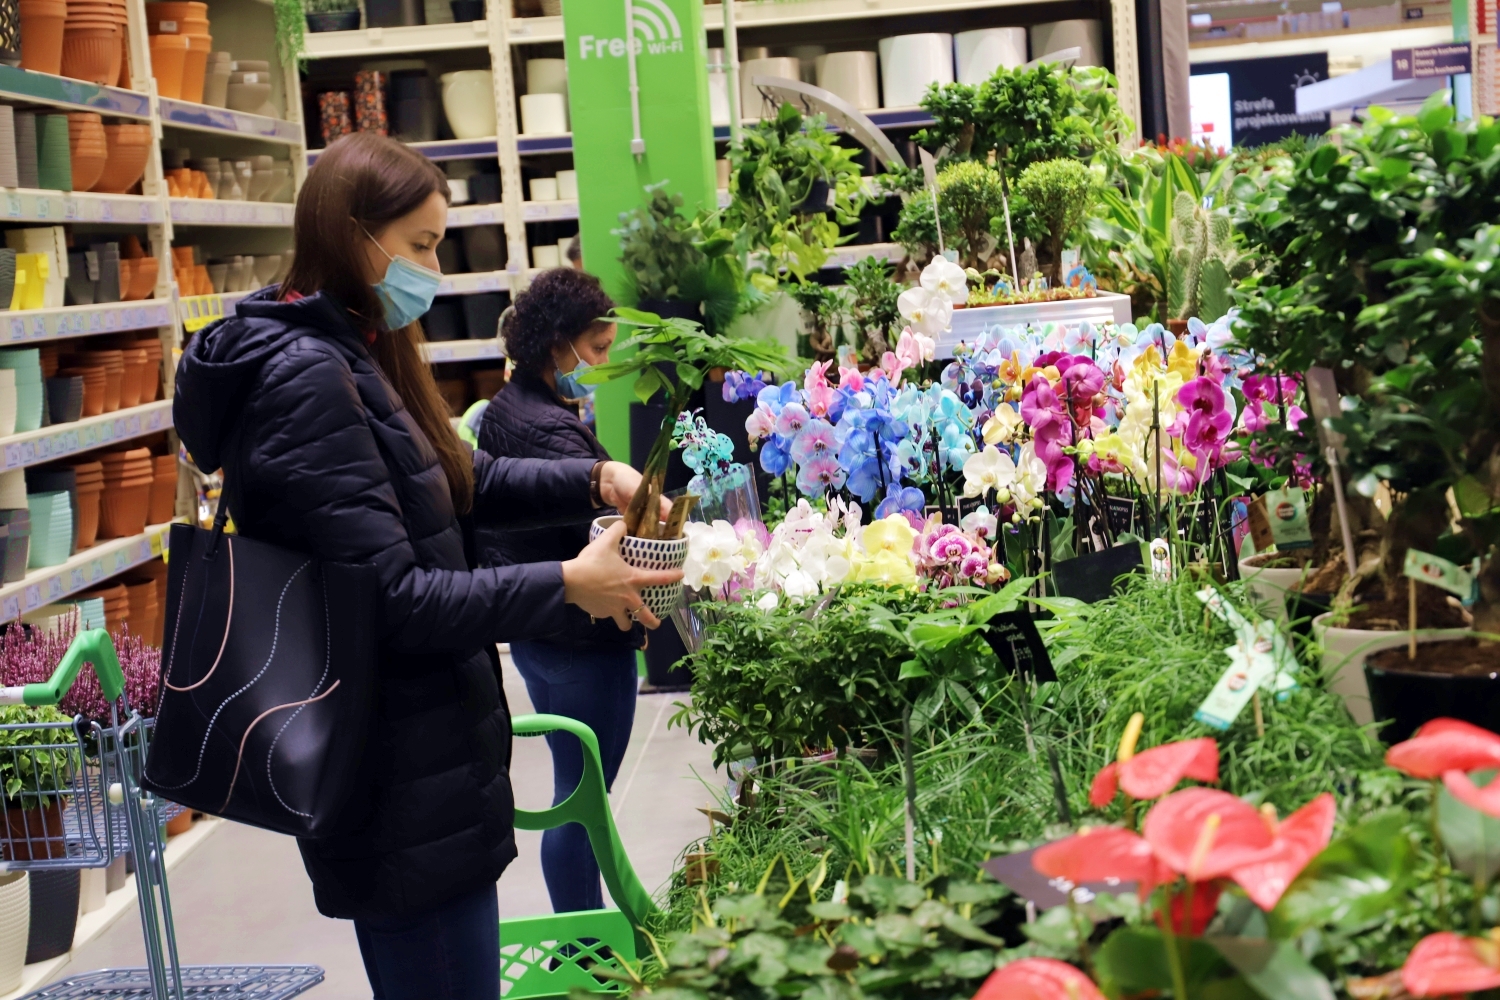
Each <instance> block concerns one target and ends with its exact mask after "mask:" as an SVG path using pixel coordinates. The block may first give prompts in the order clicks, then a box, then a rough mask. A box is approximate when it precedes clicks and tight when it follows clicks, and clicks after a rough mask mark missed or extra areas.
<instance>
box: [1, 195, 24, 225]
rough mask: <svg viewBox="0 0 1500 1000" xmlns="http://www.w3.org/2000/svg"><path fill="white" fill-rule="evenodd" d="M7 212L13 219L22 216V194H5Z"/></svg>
mask: <svg viewBox="0 0 1500 1000" xmlns="http://www.w3.org/2000/svg"><path fill="white" fill-rule="evenodd" d="M5 214H6V215H8V216H10V217H11V218H12V219H19V218H20V217H21V214H22V212H21V196H20V195H16V194H8V195H6V196H5Z"/></svg>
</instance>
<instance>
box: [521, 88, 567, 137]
mask: <svg viewBox="0 0 1500 1000" xmlns="http://www.w3.org/2000/svg"><path fill="white" fill-rule="evenodd" d="M567 131H568V99H567V98H566V97H564V96H563V95H561V94H523V95H522V97H521V134H522V135H563V134H564V133H566V132H567Z"/></svg>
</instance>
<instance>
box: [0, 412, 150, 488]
mask: <svg viewBox="0 0 1500 1000" xmlns="http://www.w3.org/2000/svg"><path fill="white" fill-rule="evenodd" d="M171 427H172V401H171V400H170V399H158V400H156V401H155V402H152V403H142V404H141V405H140V406H132V407H130V408H129V409H126V410H116V411H114V412H113V413H103V414H100V415H99V416H97V417H84V418H83V419H82V420H75V421H73V422H72V423H70V424H53V425H51V426H50V427H42V428H39V429H37V430H34V431H24V432H22V433H20V434H12V435H11V436H10V437H3V438H0V470H4V471H7V472H8V471H9V470H11V469H24V468H27V467H28V466H32V465H41V464H42V463H44V462H51V461H55V460H56V459H59V458H66V457H67V456H69V455H76V454H78V453H79V452H83V451H92V450H93V449H95V448H104V447H107V446H108V445H112V444H120V443H121V442H124V441H129V440H131V439H132V438H138V437H142V436H144V435H147V434H156V433H158V432H160V431H165V430H169V429H171Z"/></svg>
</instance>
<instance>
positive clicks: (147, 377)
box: [129, 337, 165, 403]
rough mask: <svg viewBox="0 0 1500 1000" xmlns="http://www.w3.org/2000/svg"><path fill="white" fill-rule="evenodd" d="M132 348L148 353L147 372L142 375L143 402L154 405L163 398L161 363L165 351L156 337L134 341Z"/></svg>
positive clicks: (131, 344)
mask: <svg viewBox="0 0 1500 1000" xmlns="http://www.w3.org/2000/svg"><path fill="white" fill-rule="evenodd" d="M129 346H130V347H134V348H138V349H140V350H143V351H145V352H146V370H145V371H144V372H143V373H142V374H141V402H142V403H154V402H156V400H157V399H159V398H161V362H162V356H163V355H164V353H165V352H164V351H163V350H162V346H161V341H160V340H159V339H157V338H156V337H145V338H142V339H140V340H136V341H133V342H132V343H130V345H129Z"/></svg>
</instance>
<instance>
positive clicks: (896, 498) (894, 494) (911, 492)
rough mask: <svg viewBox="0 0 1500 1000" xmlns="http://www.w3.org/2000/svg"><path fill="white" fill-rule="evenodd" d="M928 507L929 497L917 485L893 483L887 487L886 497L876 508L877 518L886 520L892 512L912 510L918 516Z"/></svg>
mask: <svg viewBox="0 0 1500 1000" xmlns="http://www.w3.org/2000/svg"><path fill="white" fill-rule="evenodd" d="M926 509H927V497H925V496H924V495H923V494H922V491H921V490H919V489H917V488H916V487H915V486H902V485H900V484H899V483H891V484H890V485H889V486H887V487H886V488H885V499H884V500H882V501H880V504H879V506H877V507H876V508H875V519H876V520H877V521H880V520H884V519H885V518H887V517H890V516H891V515H892V514H899V513H901V512H903V511H910V512H911V513H913V514H916V515H917V516H918V517H921V516H922V513H923V511H925V510H926Z"/></svg>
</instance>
